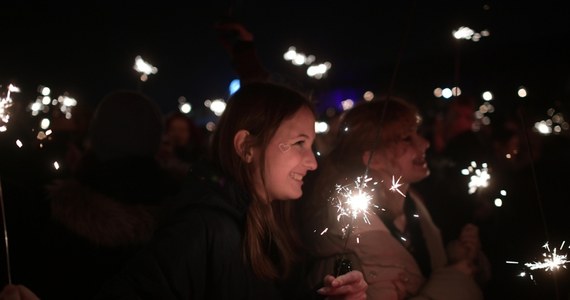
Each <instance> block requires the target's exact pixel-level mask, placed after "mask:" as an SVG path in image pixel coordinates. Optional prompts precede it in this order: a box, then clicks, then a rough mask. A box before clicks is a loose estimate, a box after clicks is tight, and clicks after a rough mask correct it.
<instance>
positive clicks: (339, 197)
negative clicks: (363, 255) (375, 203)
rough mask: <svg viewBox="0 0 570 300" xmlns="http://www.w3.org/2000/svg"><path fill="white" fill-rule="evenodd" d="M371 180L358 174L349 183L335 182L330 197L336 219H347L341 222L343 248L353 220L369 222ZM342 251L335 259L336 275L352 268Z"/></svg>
mask: <svg viewBox="0 0 570 300" xmlns="http://www.w3.org/2000/svg"><path fill="white" fill-rule="evenodd" d="M371 180H372V178H368V177H367V176H359V177H357V178H356V180H355V181H354V182H353V183H351V184H348V185H339V184H337V185H336V187H335V188H336V193H335V195H334V196H333V197H331V199H330V200H331V202H332V203H333V205H334V207H336V208H337V218H336V219H337V221H338V222H339V223H340V222H345V220H347V218H348V221H346V223H345V224H341V231H342V236H343V239H344V240H345V242H344V249H345V250H346V247H347V245H348V240H349V237H350V234H351V233H352V231H353V229H354V228H355V226H356V225H355V221H356V220H357V219H360V218H362V220H363V221H364V222H365V223H366V224H370V219H368V215H369V214H370V211H369V208H370V206H371V200H372V199H373V197H372V195H371V193H370V192H372V191H373V189H372V190H370V187H369V186H368V182H370V181H371ZM374 184H376V183H374ZM369 190H370V192H369ZM326 231H327V230H326V229H325V230H324V231H323V232H322V233H321V234H324V233H325V232H326ZM356 241H357V243H358V237H356ZM344 252H345V251H343V255H342V257H340V258H339V259H337V261H336V263H335V268H334V269H335V275H336V276H338V275H340V274H344V273H346V272H348V271H350V270H351V269H352V266H351V262H350V260H348V259H346V257H345V256H344Z"/></svg>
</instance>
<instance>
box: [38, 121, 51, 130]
mask: <svg viewBox="0 0 570 300" xmlns="http://www.w3.org/2000/svg"><path fill="white" fill-rule="evenodd" d="M49 125H50V121H49V119H48V118H43V119H42V120H41V122H40V128H41V129H48V128H49Z"/></svg>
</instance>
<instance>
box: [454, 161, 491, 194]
mask: <svg viewBox="0 0 570 300" xmlns="http://www.w3.org/2000/svg"><path fill="white" fill-rule="evenodd" d="M461 174H463V175H466V176H468V175H471V180H470V181H469V184H468V187H469V194H473V193H475V192H476V191H477V189H479V188H484V187H487V186H488V185H489V180H490V179H491V175H490V174H489V172H488V169H487V163H483V164H481V169H478V168H477V163H476V162H474V161H472V162H471V165H470V166H468V167H467V168H466V169H463V170H461Z"/></svg>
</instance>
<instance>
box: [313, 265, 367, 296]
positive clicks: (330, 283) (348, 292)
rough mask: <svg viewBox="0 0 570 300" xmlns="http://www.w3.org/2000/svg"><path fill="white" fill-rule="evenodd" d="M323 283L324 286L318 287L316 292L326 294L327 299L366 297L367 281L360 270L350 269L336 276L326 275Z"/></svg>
mask: <svg viewBox="0 0 570 300" xmlns="http://www.w3.org/2000/svg"><path fill="white" fill-rule="evenodd" d="M323 283H324V287H322V288H320V289H318V290H317V292H318V293H319V294H321V295H323V296H326V297H327V299H329V300H333V299H344V300H349V299H350V300H353V299H354V300H358V299H366V290H367V289H368V283H366V281H365V280H364V275H363V274H362V272H360V271H350V272H348V273H346V274H344V275H340V276H338V277H334V276H332V275H327V276H325V278H324V280H323Z"/></svg>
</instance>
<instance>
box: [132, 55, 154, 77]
mask: <svg viewBox="0 0 570 300" xmlns="http://www.w3.org/2000/svg"><path fill="white" fill-rule="evenodd" d="M133 69H135V71H137V72H139V73H141V77H140V79H141V81H147V79H148V76H149V75H151V74H156V73H157V72H158V68H156V67H155V66H153V65H151V64H149V63H148V62H146V61H144V60H143V59H142V57H141V56H140V55H138V56H137V57H136V58H135V65H134V66H133Z"/></svg>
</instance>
